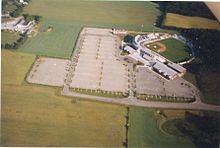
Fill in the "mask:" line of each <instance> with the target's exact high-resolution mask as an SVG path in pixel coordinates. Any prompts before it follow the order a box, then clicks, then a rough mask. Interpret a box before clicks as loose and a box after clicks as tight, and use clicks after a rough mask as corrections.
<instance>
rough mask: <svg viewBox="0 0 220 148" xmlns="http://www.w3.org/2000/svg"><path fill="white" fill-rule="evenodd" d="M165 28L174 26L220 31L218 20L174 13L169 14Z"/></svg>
mask: <svg viewBox="0 0 220 148" xmlns="http://www.w3.org/2000/svg"><path fill="white" fill-rule="evenodd" d="M164 25H165V26H174V27H179V28H199V29H217V30H220V24H219V23H218V21H216V20H211V19H207V18H203V17H191V16H184V15H179V14H174V13H167V15H166V19H165V21H164Z"/></svg>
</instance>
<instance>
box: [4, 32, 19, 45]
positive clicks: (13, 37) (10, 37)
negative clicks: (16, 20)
mask: <svg viewBox="0 0 220 148" xmlns="http://www.w3.org/2000/svg"><path fill="white" fill-rule="evenodd" d="M1 33H2V34H1V43H2V44H6V43H8V44H11V43H14V42H16V41H17V39H19V37H20V36H19V34H18V33H16V32H6V31H2V32H1Z"/></svg>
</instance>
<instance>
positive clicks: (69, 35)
mask: <svg viewBox="0 0 220 148" xmlns="http://www.w3.org/2000/svg"><path fill="white" fill-rule="evenodd" d="M49 26H52V27H53V30H52V31H51V32H47V31H46V30H47V28H48V27H49ZM80 29H81V26H80V25H78V24H69V23H62V22H56V21H50V20H44V21H43V22H42V24H41V28H40V31H39V33H38V35H37V36H35V37H32V38H30V39H28V41H27V42H26V43H25V44H24V45H23V46H22V47H21V48H20V49H18V51H22V52H30V53H35V54H37V55H45V56H52V57H61V58H69V57H70V55H71V54H72V50H73V47H74V45H75V42H76V40H77V37H78V33H79V32H80Z"/></svg>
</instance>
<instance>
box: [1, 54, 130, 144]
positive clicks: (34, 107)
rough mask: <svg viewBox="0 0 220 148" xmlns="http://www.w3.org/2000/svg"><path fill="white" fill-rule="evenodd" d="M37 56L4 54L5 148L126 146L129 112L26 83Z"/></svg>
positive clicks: (121, 108)
mask: <svg viewBox="0 0 220 148" xmlns="http://www.w3.org/2000/svg"><path fill="white" fill-rule="evenodd" d="M34 57H35V55H32V54H23V53H22V54H21V53H18V52H11V51H7V50H3V51H2V76H3V77H2V87H1V88H2V89H1V96H2V97H1V146H18V147H19V146H100V147H101V146H104V147H122V143H123V141H124V140H125V127H124V123H125V115H126V109H125V107H122V106H117V105H112V104H104V103H97V102H88V101H80V100H77V99H76V98H72V99H70V98H67V97H63V96H61V95H60V90H59V89H58V88H55V87H47V86H41V85H31V84H27V83H25V82H24V81H23V78H24V77H25V74H26V73H27V71H28V69H29V68H30V66H31V64H32V62H33V59H34ZM9 73H12V74H9ZM7 74H9V75H7ZM9 80H10V81H9ZM8 81H9V82H8Z"/></svg>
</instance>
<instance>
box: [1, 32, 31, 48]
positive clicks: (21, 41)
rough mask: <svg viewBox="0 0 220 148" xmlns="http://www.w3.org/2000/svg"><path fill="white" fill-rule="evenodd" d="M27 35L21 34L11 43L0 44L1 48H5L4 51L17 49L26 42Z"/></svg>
mask: <svg viewBox="0 0 220 148" xmlns="http://www.w3.org/2000/svg"><path fill="white" fill-rule="evenodd" d="M27 38H28V37H27V35H26V34H21V35H20V38H19V39H18V40H17V41H16V42H14V43H12V44H9V43H6V44H1V48H5V49H18V48H19V47H20V46H21V45H23V44H24V43H25V41H26V40H27Z"/></svg>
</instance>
